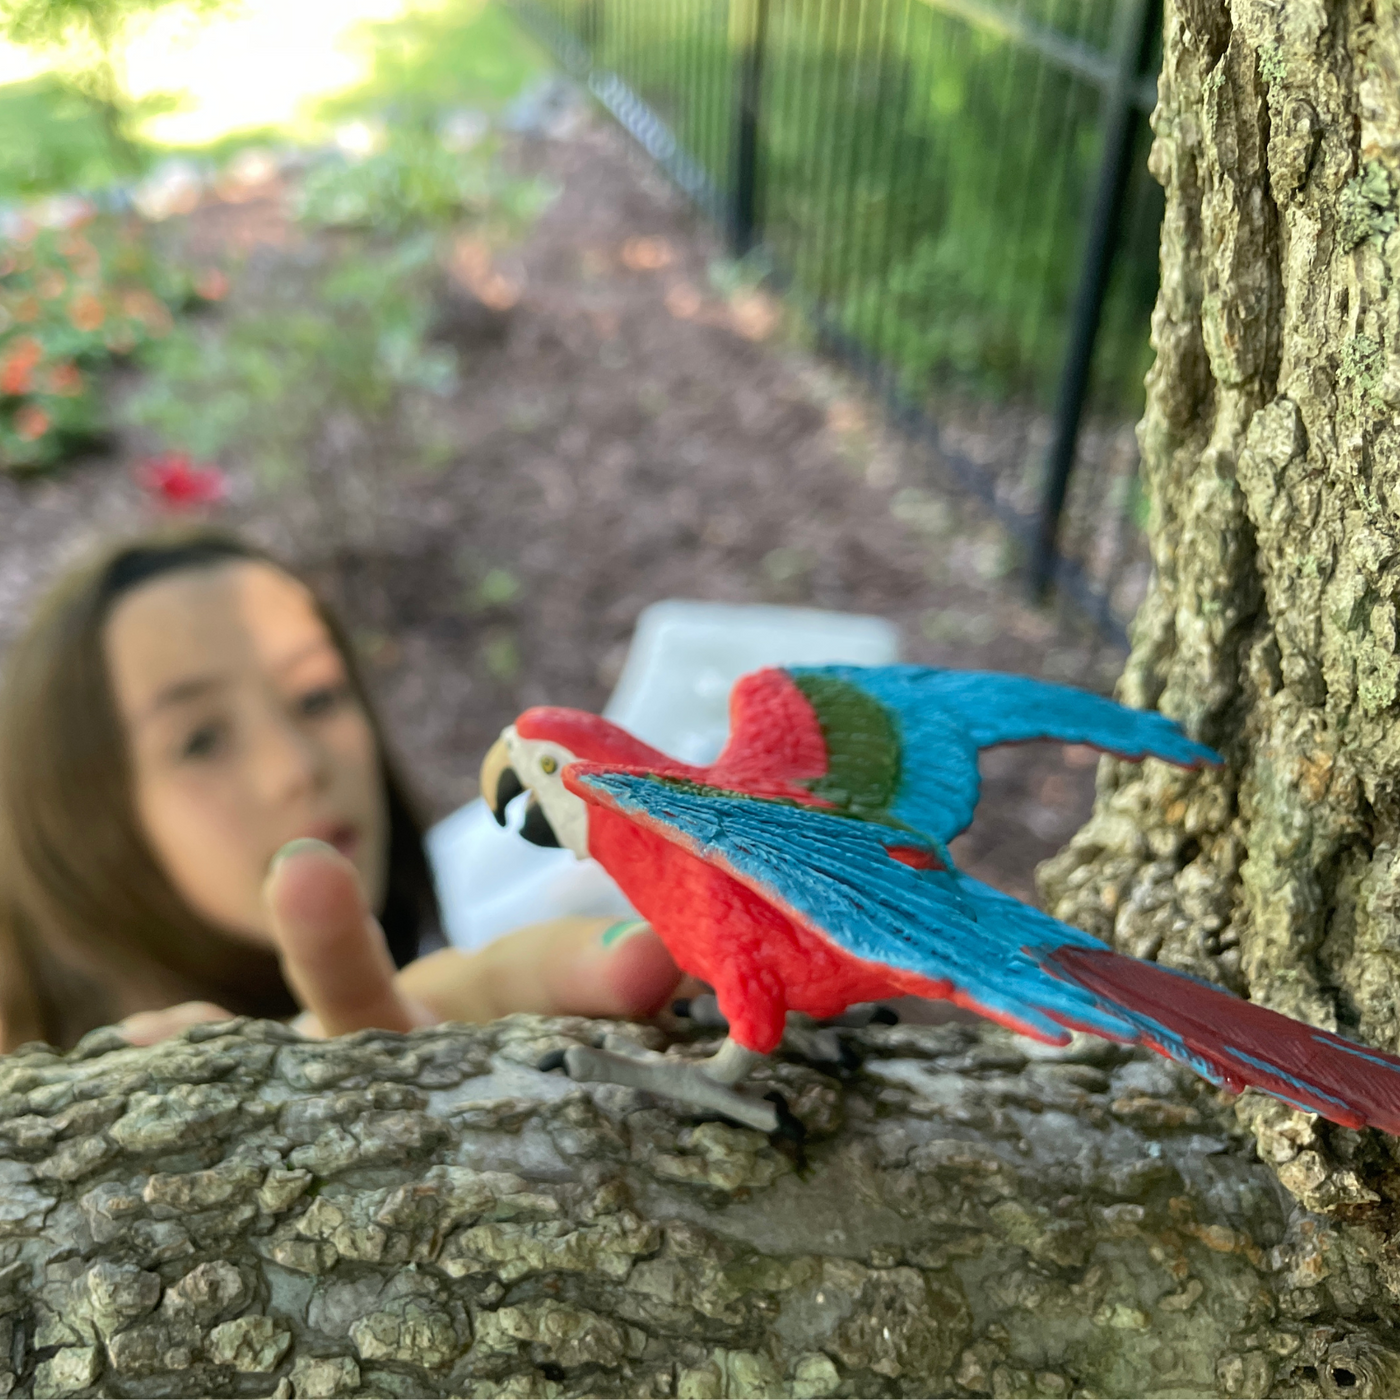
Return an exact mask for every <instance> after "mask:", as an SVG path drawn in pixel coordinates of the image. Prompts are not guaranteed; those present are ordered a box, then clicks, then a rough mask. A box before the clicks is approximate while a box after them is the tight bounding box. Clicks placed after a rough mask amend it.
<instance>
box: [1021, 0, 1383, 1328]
mask: <svg viewBox="0 0 1400 1400" xmlns="http://www.w3.org/2000/svg"><path fill="white" fill-rule="evenodd" d="M1166 11H1167V14H1166V41H1165V54H1166V58H1165V67H1164V71H1163V74H1162V82H1161V91H1160V99H1159V105H1158V108H1157V112H1156V113H1155V115H1154V118H1153V125H1154V130H1155V132H1156V142H1155V144H1154V147H1153V151H1152V169H1153V171H1154V173H1155V174H1156V175H1157V176H1158V178H1159V179H1160V180H1161V181H1162V182H1163V184H1164V185H1165V187H1166V191H1167V212H1166V223H1165V226H1164V230H1163V238H1162V290H1161V294H1160V297H1159V299H1158V302H1157V308H1156V312H1155V315H1154V318H1153V336H1154V341H1155V345H1156V349H1157V361H1156V364H1155V366H1154V368H1153V370H1152V372H1151V375H1150V376H1149V379H1148V402H1147V412H1146V416H1145V418H1144V419H1143V422H1142V425H1141V428H1140V438H1141V444H1142V455H1143V467H1144V473H1145V477H1146V482H1147V489H1148V492H1149V495H1150V500H1151V507H1152V516H1151V525H1150V531H1151V538H1152V546H1153V554H1154V562H1155V566H1156V569H1155V580H1154V584H1153V587H1152V590H1151V593H1150V596H1149V598H1148V600H1147V602H1146V603H1145V604H1144V607H1143V609H1142V612H1141V613H1140V615H1139V617H1138V619H1137V623H1136V626H1135V630H1134V635H1133V649H1132V655H1131V658H1130V660H1129V662H1128V665H1127V669H1126V672H1125V674H1124V677H1123V680H1122V683H1121V686H1120V696H1121V698H1122V699H1124V700H1125V701H1127V702H1128V703H1129V704H1132V705H1138V706H1160V708H1161V709H1162V710H1164V711H1165V712H1166V713H1168V714H1171V715H1174V716H1176V717H1178V718H1180V719H1181V720H1183V721H1184V722H1185V724H1186V726H1187V728H1188V729H1189V730H1190V731H1191V733H1192V734H1193V735H1195V736H1196V737H1198V738H1201V739H1203V740H1205V741H1206V742H1208V743H1211V744H1214V745H1215V746H1216V747H1217V748H1219V749H1220V750H1221V752H1222V753H1223V754H1224V755H1225V758H1226V765H1225V767H1224V769H1223V770H1221V771H1219V772H1213V773H1206V774H1182V773H1180V772H1179V771H1177V770H1174V769H1170V768H1168V767H1166V766H1165V765H1163V764H1158V763H1148V764H1145V765H1143V766H1142V767H1141V768H1138V767H1136V766H1133V765H1129V764H1124V763H1119V762H1105V763H1104V765H1103V767H1102V769H1101V771H1100V776H1099V793H1098V800H1097V805H1096V808H1095V812H1094V815H1093V817H1092V819H1091V820H1090V822H1089V824H1088V825H1087V826H1086V827H1085V828H1084V829H1083V830H1082V831H1081V832H1080V833H1079V834H1078V835H1077V836H1076V837H1075V839H1074V840H1073V842H1072V843H1071V845H1070V846H1069V847H1068V848H1067V849H1066V850H1065V851H1064V852H1062V853H1061V854H1060V855H1059V856H1057V857H1055V858H1054V859H1053V860H1051V861H1049V862H1047V863H1046V865H1044V866H1043V867H1042V868H1041V882H1042V891H1043V893H1044V895H1045V898H1046V906H1047V908H1049V909H1050V910H1051V911H1052V912H1053V913H1055V914H1057V915H1058V916H1059V917H1060V918H1063V919H1066V920H1068V921H1069V922H1071V923H1076V924H1079V925H1080V926H1081V927H1083V928H1086V929H1089V930H1091V931H1092V932H1094V933H1097V934H1100V935H1102V936H1103V937H1105V938H1109V939H1111V940H1112V941H1113V942H1114V943H1115V944H1116V945H1117V946H1118V947H1119V948H1120V949H1122V950H1123V951H1125V952H1130V953H1134V954H1136V955H1138V956H1140V957H1148V958H1156V959H1158V960H1159V961H1161V962H1162V963H1165V964H1167V965H1170V966H1172V967H1177V968H1181V969H1184V970H1186V971H1188V972H1191V973H1194V974H1196V975H1197V976H1200V977H1205V978H1209V979H1211V980H1214V981H1217V982H1221V983H1224V984H1225V985H1226V986H1228V987H1230V988H1232V989H1233V990H1235V991H1237V992H1241V993H1244V994H1245V995H1247V996H1249V997H1250V998H1251V999H1253V1000H1255V1001H1258V1002H1260V1003H1262V1004H1264V1005H1268V1006H1272V1007H1274V1008H1276V1009H1278V1010H1280V1011H1285V1012H1287V1013H1289V1014H1290V1015H1293V1016H1297V1017H1301V1018H1302V1019H1304V1020H1306V1021H1309V1022H1311V1023H1312V1024H1314V1025H1317V1026H1322V1027H1326V1028H1327V1029H1329V1030H1336V1031H1340V1032H1341V1033H1342V1034H1344V1035H1347V1036H1351V1037H1353V1038H1355V1039H1358V1040H1361V1041H1364V1042H1366V1043H1367V1044H1370V1045H1375V1046H1379V1047H1382V1048H1384V1049H1387V1050H1391V1051H1395V1050H1400V932H1397V925H1396V919H1397V914H1400V783H1398V781H1397V780H1400V722H1398V721H1400V709H1397V699H1400V655H1398V654H1397V650H1398V648H1397V626H1400V624H1398V623H1397V614H1396V603H1397V592H1400V430H1398V429H1397V409H1400V231H1397V214H1396V192H1397V188H1400V6H1397V4H1396V3H1395V0H1356V2H1353V0H1341V2H1340V3H1327V2H1326V0H1286V3H1283V4H1279V3H1276V0H1233V3H1231V4H1229V5H1228V6H1225V5H1221V4H1220V3H1219V0H1168V3H1167V6H1166ZM1238 1111H1239V1114H1240V1118H1241V1121H1242V1122H1243V1123H1245V1124H1246V1125H1248V1126H1249V1127H1250V1128H1251V1129H1252V1131H1253V1132H1254V1134H1255V1135H1256V1138H1257V1141H1258V1145H1259V1150H1260V1152H1261V1154H1262V1155H1263V1157H1264V1158H1265V1159H1266V1160H1267V1161H1269V1162H1270V1163H1272V1164H1274V1166H1275V1167H1276V1168H1277V1170H1278V1173H1279V1176H1280V1178H1281V1179H1282V1181H1283V1183H1284V1185H1285V1186H1286V1187H1287V1188H1288V1190H1289V1191H1290V1192H1292V1193H1293V1195H1294V1196H1295V1197H1297V1199H1298V1200H1299V1201H1300V1202H1302V1203H1303V1204H1304V1205H1305V1206H1307V1207H1308V1208H1310V1209H1312V1210H1323V1211H1328V1212H1331V1213H1332V1214H1333V1215H1334V1216H1336V1217H1337V1218H1338V1219H1342V1220H1346V1221H1350V1222H1353V1223H1356V1224H1358V1225H1359V1224H1361V1223H1363V1222H1364V1223H1365V1225H1366V1226H1367V1228H1368V1229H1369V1230H1370V1231H1371V1232H1372V1238H1373V1244H1374V1247H1375V1248H1377V1249H1379V1250H1381V1251H1382V1254H1383V1256H1384V1257H1385V1258H1386V1259H1387V1260H1388V1261H1390V1262H1389V1263H1388V1264H1387V1267H1386V1269H1384V1270H1383V1271H1382V1273H1381V1275H1380V1277H1381V1279H1382V1281H1383V1282H1384V1284H1385V1286H1384V1287H1383V1288H1381V1289H1379V1290H1378V1291H1377V1292H1376V1293H1375V1295H1374V1296H1372V1297H1370V1298H1368V1299H1367V1300H1366V1302H1365V1306H1364V1308H1363V1312H1364V1313H1366V1314H1368V1315H1370V1316H1373V1317H1375V1318H1377V1319H1383V1320H1387V1321H1389V1320H1391V1319H1393V1318H1394V1316H1395V1314H1396V1303H1397V1300H1398V1299H1400V1256H1396V1255H1395V1254H1394V1253H1393V1250H1392V1246H1391V1245H1390V1243H1389V1241H1390V1240H1391V1239H1392V1238H1393V1236H1394V1232H1395V1225H1396V1216H1395V1205H1396V1202H1397V1199H1400V1173H1398V1172H1397V1161H1398V1160H1400V1152H1397V1150H1396V1144H1395V1143H1393V1142H1392V1141H1391V1140H1389V1139H1386V1138H1384V1137H1382V1136H1380V1135H1378V1134H1374V1133H1367V1134H1358V1133H1355V1132H1349V1131H1344V1130H1341V1129H1337V1128H1334V1127H1332V1126H1330V1125H1328V1124H1326V1123H1324V1122H1320V1121H1317V1120H1315V1119H1314V1118H1313V1117H1311V1116H1310V1115H1305V1114H1302V1113H1296V1112H1292V1111H1290V1110H1288V1109H1287V1108H1285V1107H1284V1106H1283V1105H1281V1104H1278V1103H1276V1102H1274V1101H1272V1100H1265V1099H1262V1098H1260V1097H1259V1096H1257V1095H1253V1094H1250V1095H1246V1096H1245V1097H1244V1098H1243V1099H1241V1101H1240V1104H1239V1109H1238Z"/></svg>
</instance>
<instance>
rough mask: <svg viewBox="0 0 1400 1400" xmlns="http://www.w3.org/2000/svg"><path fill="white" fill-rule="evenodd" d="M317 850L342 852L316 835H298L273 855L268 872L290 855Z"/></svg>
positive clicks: (331, 853)
mask: <svg viewBox="0 0 1400 1400" xmlns="http://www.w3.org/2000/svg"><path fill="white" fill-rule="evenodd" d="M310 851H315V852H317V853H318V854H319V855H332V856H337V855H339V854H340V852H339V851H337V850H336V848H335V847H334V846H332V845H331V844H330V842H329V841H318V840H317V839H316V838H315V837H314V836H298V837H297V839H296V840H295V841H288V842H287V844H286V845H285V846H283V847H282V849H281V850H279V851H278V852H277V854H276V855H275V856H273V857H272V860H271V862H270V864H269V865H268V867H267V873H268V874H269V875H271V874H272V872H273V871H274V870H276V869H277V867H278V866H279V865H281V864H282V862H283V861H284V860H286V859H287V857H288V856H296V855H301V854H302V853H303V852H310Z"/></svg>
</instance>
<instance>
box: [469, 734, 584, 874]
mask: <svg viewBox="0 0 1400 1400" xmlns="http://www.w3.org/2000/svg"><path fill="white" fill-rule="evenodd" d="M577 757H578V755H577V754H575V753H572V752H570V750H569V749H567V748H565V746H564V745H563V744H561V743H556V742H555V741H554V740H552V739H527V738H525V737H524V736H523V735H522V734H521V733H520V730H519V728H518V727H517V726H516V725H514V724H510V725H507V726H506V728H505V729H504V730H502V732H501V737H500V738H499V739H497V740H496V742H495V743H494V744H492V745H491V750H490V752H489V753H488V754H487V755H486V759H485V761H484V762H483V763H482V765H481V795H482V797H484V798H485V799H486V805H487V806H488V807H490V809H491V813H492V815H493V816H494V817H495V818H496V820H497V821H498V822H499V823H500V824H501V825H502V826H504V825H505V824H506V804H507V803H509V802H510V800H511V799H512V798H514V797H518V796H519V795H520V794H521V793H522V792H528V793H529V794H530V800H529V802H528V804H527V805H526V808H525V824H524V825H523V826H522V827H521V828H520V834H521V835H522V836H523V837H524V838H525V839H526V840H527V841H533V842H534V843H535V845H537V846H565V847H567V848H568V849H569V850H571V851H572V852H573V853H574V854H575V855H576V856H578V858H579V859H580V860H582V859H583V858H584V857H585V856H587V854H588V804H587V803H586V802H585V801H584V800H583V798H581V797H576V796H575V795H574V794H573V793H572V792H570V791H569V790H568V788H566V787H565V786H564V769H565V767H566V766H567V765H568V764H570V763H573V762H574V761H575V760H576V759H577Z"/></svg>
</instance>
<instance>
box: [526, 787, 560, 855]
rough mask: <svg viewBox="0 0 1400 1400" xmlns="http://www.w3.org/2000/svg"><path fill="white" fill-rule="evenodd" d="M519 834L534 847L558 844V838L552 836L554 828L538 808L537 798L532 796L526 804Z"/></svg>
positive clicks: (539, 807) (542, 810)
mask: <svg viewBox="0 0 1400 1400" xmlns="http://www.w3.org/2000/svg"><path fill="white" fill-rule="evenodd" d="M520 834H521V835H522V836H523V837H524V838H525V839H526V840H527V841H531V842H533V843H534V844H535V845H536V846H558V845H559V844H560V842H559V838H558V836H556V835H555V834H554V828H553V827H552V826H550V824H549V818H548V817H547V816H545V814H544V808H543V807H541V806H540V802H539V798H537V797H534V796H532V797H531V798H530V801H529V802H528V803H527V804H526V807H525V822H524V825H522V826H521V828H520Z"/></svg>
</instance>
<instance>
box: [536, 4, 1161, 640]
mask: <svg viewBox="0 0 1400 1400" xmlns="http://www.w3.org/2000/svg"><path fill="white" fill-rule="evenodd" d="M508 3H509V4H510V5H511V7H512V8H513V9H514V10H515V11H516V12H517V13H518V14H519V16H520V17H521V18H522V19H523V20H524V21H525V22H526V23H527V24H528V25H529V26H530V27H531V28H532V29H533V30H534V31H535V32H536V33H537V34H538V35H539V36H540V37H541V38H542V39H544V40H545V42H546V43H547V44H548V45H549V46H550V47H551V48H552V49H553V51H554V52H555V54H556V55H557V56H558V58H559V59H560V61H561V63H562V64H563V65H564V66H565V67H566V68H567V69H568V70H570V71H571V72H573V73H574V74H575V75H576V76H578V77H579V78H580V79H581V80H582V81H584V82H586V83H587V85H588V87H589V88H590V89H591V91H592V92H593V93H594V95H595V96H596V97H597V98H598V99H599V100H600V101H601V102H602V103H603V104H604V105H605V106H606V107H607V108H608V110H609V111H610V112H611V113H612V114H613V115H614V116H615V117H616V118H617V120H618V121H619V122H620V123H621V124H622V125H623V126H624V127H625V128H626V129H627V130H628V131H629V132H631V134H632V135H633V136H634V137H635V138H636V139H637V141H638V142H639V143H640V144H641V145H642V146H643V147H644V148H645V149H646V150H647V151H648V152H649V153H650V154H651V156H652V157H653V158H654V159H655V160H656V161H657V162H658V163H660V164H661V165H662V166H663V167H664V168H665V169H666V170H667V171H668V172H669V174H670V175H671V176H672V178H673V179H674V180H675V181H676V182H677V183H678V184H679V185H680V186H681V187H682V188H683V189H684V190H685V191H686V192H687V193H688V194H689V195H690V197H691V198H692V199H693V200H694V201H695V202H696V204H697V205H699V206H700V207H701V208H702V209H704V210H705V211H706V212H707V213H708V214H709V215H710V216H711V217H713V218H714V219H715V220H716V221H718V222H719V223H720V224H721V225H722V226H723V227H724V228H725V230H726V232H727V234H728V237H729V240H730V242H731V246H732V248H733V250H734V252H735V254H736V255H740V256H746V257H748V258H751V259H753V260H754V262H755V264H756V265H758V266H762V267H766V268H769V269H771V271H772V273H773V275H774V276H775V277H776V278H777V279H778V280H779V281H780V282H781V283H782V284H783V285H785V286H786V288H787V289H788V291H789V293H790V294H791V295H792V296H793V297H794V298H796V299H797V300H798V301H799V303H801V305H802V306H803V308H804V310H805V311H806V313H807V315H808V316H809V317H810V319H811V321H812V323H813V324H814V325H815V326H816V327H817V329H818V332H819V335H820V337H821V339H822V341H823V342H824V344H825V346H826V347H827V348H828V349H829V350H831V351H832V352H834V353H836V354H837V355H839V356H840V357H841V358H842V359H844V360H845V361H846V362H848V363H849V364H850V365H852V366H854V367H855V368H856V369H857V370H859V371H860V372H861V373H862V374H863V375H864V376H865V377H866V378H867V379H868V380H869V381H870V382H871V383H872V384H873V385H875V386H876V388H877V389H878V390H879V391H880V392H881V393H882V394H883V395H885V396H886V398H887V400H888V402H889V406H890V409H891V411H892V412H893V413H894V414H895V415H896V416H897V418H898V419H899V421H900V422H901V424H902V425H903V426H904V427H905V428H907V429H908V430H909V431H911V432H913V433H916V434H919V435H921V436H923V437H925V438H926V439H927V440H928V441H929V442H930V443H931V444H932V445H933V446H934V447H935V448H936V450H937V452H938V455H939V456H940V457H941V458H942V459H943V460H944V461H946V462H947V463H949V465H951V466H952V467H953V468H954V469H955V470H956V471H957V472H958V474H959V475H960V476H961V477H962V478H963V480H964V482H965V484H966V485H968V486H969V487H971V488H973V489H974V490H975V491H977V492H978V494H980V495H981V496H982V497H983V498H984V499H985V500H986V501H987V502H988V503H989V504H990V505H991V506H992V507H993V509H994V510H995V511H996V513H997V514H998V515H999V516H1000V517H1001V519H1002V520H1003V521H1004V522H1005V523H1006V525H1007V526H1008V527H1009V528H1010V529H1011V530H1012V532H1013V533H1014V534H1015V536H1016V537H1017V538H1018V539H1020V540H1021V541H1022V543H1023V545H1024V549H1025V555H1026V565H1027V574H1028V578H1029V580H1030V582H1031V585H1032V587H1034V588H1035V589H1037V590H1038V591H1044V590H1045V589H1046V588H1047V587H1049V586H1050V585H1052V584H1054V585H1056V586H1058V587H1059V588H1060V589H1061V590H1062V591H1063V592H1064V593H1066V594H1067V595H1069V596H1070V597H1072V598H1074V599H1075V600H1077V601H1078V602H1079V603H1080V604H1081V605H1082V606H1084V607H1085V608H1087V609H1088V610H1089V611H1090V612H1091V613H1092V615H1093V616H1094V617H1095V618H1096V619H1097V620H1098V622H1099V623H1100V625H1101V626H1102V627H1103V628H1104V630H1105V631H1107V632H1108V633H1110V634H1111V635H1115V636H1118V637H1120V638H1121V637H1122V635H1123V625H1124V620H1125V619H1126V618H1127V617H1128V616H1130V615H1131V612H1132V610H1133V608H1134V607H1135V606H1136V603H1137V601H1138V600H1139V598H1140V595H1141V592H1142V591H1143V588H1144V587H1145V583H1146V574H1147V564H1146V557H1145V551H1144V549H1143V547H1142V542H1141V538H1140V531H1139V530H1138V528H1137V524H1136V515H1137V512H1138V510H1139V503H1138V495H1137V489H1136V480H1137V457H1136V448H1135V444H1134V443H1133V440H1132V434H1131V430H1130V428H1131V423H1132V422H1133V421H1134V420H1135V419H1136V417H1137V416H1138V415H1139V413H1140V411H1141V398H1142V376H1143V373H1144V372H1145V370H1146V368H1147V365H1148V363H1149V349H1148V321H1149V316H1150V311H1151V306H1152V301H1153V298H1154V295H1155V292H1156V285H1157V233H1158V226H1159V223H1160V218H1161V194H1160V191H1159V190H1158V188H1157V186H1156V185H1155V183H1153V182H1152V180H1151V178H1150V177H1149V176H1148V174H1147V171H1146V152H1147V132H1146V129H1145V128H1146V123H1145V122H1144V121H1143V116H1144V114H1145V113H1146V112H1147V111H1149V110H1150V109H1151V106H1152V104H1153V102H1154V100H1155V92H1156V84H1155V78H1154V74H1155V73H1156V71H1157V65H1158V61H1159V53H1160V50H1159V47H1158V36H1157V29H1158V25H1157V23H1156V21H1157V18H1158V15H1159V13H1160V8H1159V6H1160V0H508ZM1086 414H1087V417H1086Z"/></svg>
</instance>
